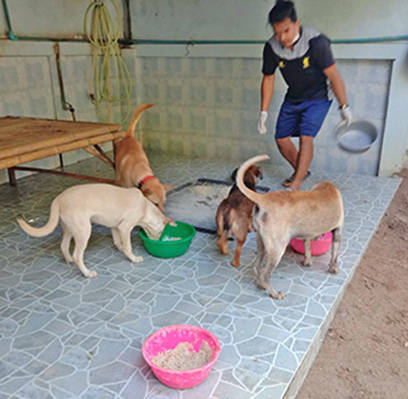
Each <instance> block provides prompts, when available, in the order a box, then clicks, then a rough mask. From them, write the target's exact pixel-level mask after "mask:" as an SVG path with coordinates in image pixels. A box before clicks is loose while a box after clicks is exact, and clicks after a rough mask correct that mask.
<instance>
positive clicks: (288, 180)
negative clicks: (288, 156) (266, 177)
mask: <svg viewBox="0 0 408 399" xmlns="http://www.w3.org/2000/svg"><path fill="white" fill-rule="evenodd" d="M295 173H296V172H293V173H292V176H290V177H288V178H287V179H286V180H284V181H283V182H282V186H283V187H289V186H290V184H291V183H292V182H293V180H294V179H295ZM310 175H311V172H310V170H308V171H307V172H306V175H305V177H304V178H303V180H306V179H307V178H308V177H309V176H310Z"/></svg>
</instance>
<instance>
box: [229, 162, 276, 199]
mask: <svg viewBox="0 0 408 399" xmlns="http://www.w3.org/2000/svg"><path fill="white" fill-rule="evenodd" d="M265 159H269V156H268V155H258V156H256V157H253V158H250V159H248V160H247V161H245V162H244V163H243V164H242V165H241V166H240V167H239V169H238V172H237V177H236V183H237V186H238V188H239V190H240V191H241V193H242V194H244V195H245V196H246V197H247V198H249V199H250V200H251V201H252V202H255V203H256V204H257V203H259V200H260V199H261V197H262V195H263V194H259V193H257V192H256V191H253V190H251V189H250V188H248V187H247V186H246V185H245V183H244V176H245V172H246V171H247V170H248V169H249V167H250V166H252V165H253V164H255V163H257V162H260V161H264V160H265Z"/></svg>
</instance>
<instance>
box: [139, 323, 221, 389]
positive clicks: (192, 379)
mask: <svg viewBox="0 0 408 399" xmlns="http://www.w3.org/2000/svg"><path fill="white" fill-rule="evenodd" d="M203 341H207V343H208V346H209V347H210V348H211V349H213V350H214V352H213V355H212V359H211V361H210V362H209V363H207V364H206V365H204V366H202V367H199V368H196V369H191V370H182V371H177V370H169V369H165V368H163V367H159V366H156V365H155V364H154V363H153V362H152V358H153V357H155V356H157V355H158V354H159V353H163V352H165V351H167V350H169V349H174V348H175V347H176V346H177V345H178V344H179V343H180V342H190V343H191V344H192V345H193V349H194V350H195V351H196V352H198V351H199V350H200V347H201V343H202V342H203ZM220 352H221V346H220V343H219V341H218V338H217V337H216V336H215V335H214V334H212V333H210V332H209V331H207V330H205V329H204V328H201V327H197V326H191V325H187V324H180V325H173V326H167V327H163V328H161V329H160V330H158V331H156V332H154V333H153V334H152V335H150V336H149V337H148V338H147V339H146V341H145V342H144V344H143V346H142V354H143V357H144V359H145V361H146V363H147V364H148V365H149V366H150V368H151V369H152V371H153V373H154V375H155V376H156V377H157V379H158V380H159V381H161V382H162V383H163V384H165V385H167V386H169V387H171V388H177V389H185V388H192V387H195V386H196V385H198V384H200V383H201V382H203V381H204V380H205V379H206V378H207V376H208V374H209V373H210V371H211V369H212V367H213V365H214V363H215V361H216V360H217V358H218V355H219V354H220Z"/></svg>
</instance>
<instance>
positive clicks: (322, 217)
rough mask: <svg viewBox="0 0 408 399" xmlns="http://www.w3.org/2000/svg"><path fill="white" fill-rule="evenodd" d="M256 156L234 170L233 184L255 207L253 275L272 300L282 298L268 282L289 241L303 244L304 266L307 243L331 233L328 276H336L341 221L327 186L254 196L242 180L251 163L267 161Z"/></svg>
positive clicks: (308, 259)
mask: <svg viewBox="0 0 408 399" xmlns="http://www.w3.org/2000/svg"><path fill="white" fill-rule="evenodd" d="M268 158H269V157H268V156H267V155H259V156H256V157H253V158H251V159H249V160H247V161H246V162H244V163H243V164H242V165H241V167H240V168H239V170H238V173H237V179H236V183H237V186H238V188H239V189H240V190H241V192H242V193H243V194H244V195H245V196H247V197H248V198H249V199H250V200H251V201H253V202H255V204H256V205H257V207H256V209H255V214H254V219H253V220H254V227H255V230H256V240H257V257H256V259H255V262H254V272H255V275H256V280H257V284H258V286H259V287H260V288H263V289H265V290H267V291H268V292H269V294H270V295H271V296H272V297H273V298H276V299H282V298H284V297H285V294H283V293H282V292H277V291H275V290H274V289H273V288H272V286H271V284H270V278H271V274H272V271H273V270H274V269H275V267H276V266H277V265H278V264H279V262H280V260H281V258H282V256H283V254H284V252H285V249H286V247H287V245H288V244H289V241H290V239H291V238H293V237H298V238H303V239H304V242H305V258H304V261H303V265H304V266H311V265H312V256H311V251H310V241H311V240H312V239H314V238H316V237H318V236H320V235H321V234H324V233H326V232H328V231H332V233H333V243H332V251H331V260H330V264H329V270H328V271H329V272H330V273H338V267H337V257H338V253H339V246H340V241H341V231H342V227H343V220H344V209H343V200H342V196H341V193H340V191H339V190H338V189H337V188H336V187H335V186H334V185H333V184H332V183H330V182H321V183H319V184H317V185H316V186H314V187H313V188H312V190H310V191H275V192H268V193H265V194H261V193H257V192H255V191H253V190H250V189H249V188H248V187H246V186H245V184H244V180H243V177H244V175H245V172H246V170H247V169H248V168H249V167H250V166H251V165H253V164H254V163H257V162H260V161H263V160H265V159H268Z"/></svg>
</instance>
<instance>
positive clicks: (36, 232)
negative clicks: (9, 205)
mask: <svg viewBox="0 0 408 399" xmlns="http://www.w3.org/2000/svg"><path fill="white" fill-rule="evenodd" d="M58 221H59V205H58V201H56V200H54V201H53V202H52V204H51V209H50V217H49V219H48V222H47V224H46V225H44V226H43V227H38V228H36V227H33V226H30V225H29V224H28V223H27V222H26V221H24V220H23V219H21V218H18V219H17V222H18V224H19V225H20V227H21V228H22V229H23V230H24V231H25V232H26V233H27V234H29V235H30V236H33V237H44V236H47V235H48V234H50V233H52V232H53V231H54V230H55V228H56V227H57V224H58Z"/></svg>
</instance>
